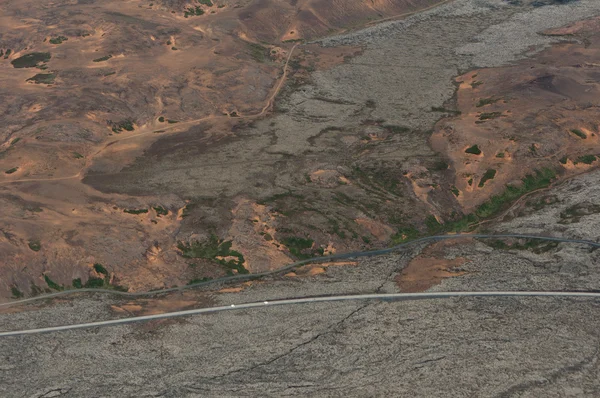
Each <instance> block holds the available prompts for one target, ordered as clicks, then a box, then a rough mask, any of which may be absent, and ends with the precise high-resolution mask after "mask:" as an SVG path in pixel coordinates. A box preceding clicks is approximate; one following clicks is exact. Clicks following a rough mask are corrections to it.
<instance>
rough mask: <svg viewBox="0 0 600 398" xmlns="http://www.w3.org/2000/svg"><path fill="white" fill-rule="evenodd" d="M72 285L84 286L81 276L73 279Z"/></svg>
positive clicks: (75, 286)
mask: <svg viewBox="0 0 600 398" xmlns="http://www.w3.org/2000/svg"><path fill="white" fill-rule="evenodd" d="M72 285H73V287H74V288H75V289H81V288H82V287H83V283H81V278H77V279H73V282H72Z"/></svg>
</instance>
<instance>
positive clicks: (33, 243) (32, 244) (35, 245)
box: [29, 239, 42, 252]
mask: <svg viewBox="0 0 600 398" xmlns="http://www.w3.org/2000/svg"><path fill="white" fill-rule="evenodd" d="M29 248H30V249H31V250H33V251H34V252H39V251H40V250H41V249H42V244H41V243H40V241H39V240H35V239H32V240H30V241H29Z"/></svg>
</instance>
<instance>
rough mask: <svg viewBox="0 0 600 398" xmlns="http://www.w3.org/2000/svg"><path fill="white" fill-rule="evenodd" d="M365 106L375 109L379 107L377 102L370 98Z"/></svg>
mask: <svg viewBox="0 0 600 398" xmlns="http://www.w3.org/2000/svg"><path fill="white" fill-rule="evenodd" d="M365 106H366V107H367V108H369V109H375V108H376V107H377V103H376V102H375V101H373V100H370V99H369V100H367V101H366V102H365Z"/></svg>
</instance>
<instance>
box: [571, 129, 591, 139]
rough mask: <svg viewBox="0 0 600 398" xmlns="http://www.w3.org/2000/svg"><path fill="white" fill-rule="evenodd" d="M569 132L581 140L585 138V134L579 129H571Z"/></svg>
mask: <svg viewBox="0 0 600 398" xmlns="http://www.w3.org/2000/svg"><path fill="white" fill-rule="evenodd" d="M571 133H573V134H575V135H576V136H577V137H579V138H581V139H583V140H585V139H586V138H587V135H586V134H585V133H584V132H583V131H581V130H579V129H572V130H571Z"/></svg>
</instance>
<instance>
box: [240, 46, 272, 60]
mask: <svg viewBox="0 0 600 398" xmlns="http://www.w3.org/2000/svg"><path fill="white" fill-rule="evenodd" d="M246 45H247V46H248V50H249V54H250V56H251V57H252V58H254V60H255V61H257V62H265V61H267V60H268V58H269V49H268V48H267V47H265V46H263V45H260V44H258V43H247V44H246Z"/></svg>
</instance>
